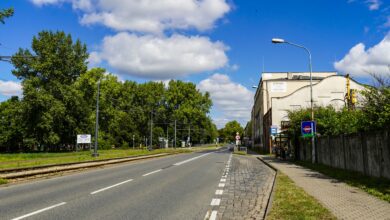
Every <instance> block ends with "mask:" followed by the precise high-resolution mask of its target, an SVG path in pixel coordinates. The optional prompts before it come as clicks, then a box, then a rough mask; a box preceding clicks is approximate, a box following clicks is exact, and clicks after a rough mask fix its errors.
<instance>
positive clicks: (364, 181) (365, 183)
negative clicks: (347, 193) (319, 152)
mask: <svg viewBox="0 0 390 220" xmlns="http://www.w3.org/2000/svg"><path fill="white" fill-rule="evenodd" d="M296 163H297V164H298V165H301V166H303V167H307V168H309V169H312V170H315V171H318V172H320V173H322V174H324V175H326V176H329V177H331V178H334V179H337V180H340V181H342V182H345V183H347V184H349V185H351V186H355V187H358V188H360V189H362V190H363V191H365V192H367V193H369V194H371V195H373V196H375V197H377V198H379V199H382V200H385V201H387V202H390V180H388V179H385V178H376V177H369V176H364V175H363V174H361V173H359V172H354V171H348V170H343V169H338V168H334V167H330V166H326V165H323V164H312V163H309V162H306V161H297V162H296Z"/></svg>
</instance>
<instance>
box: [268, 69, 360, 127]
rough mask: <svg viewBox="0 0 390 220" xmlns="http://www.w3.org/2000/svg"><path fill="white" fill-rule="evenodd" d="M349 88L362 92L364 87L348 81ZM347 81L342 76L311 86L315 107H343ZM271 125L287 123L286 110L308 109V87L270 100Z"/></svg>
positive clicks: (326, 79)
mask: <svg viewBox="0 0 390 220" xmlns="http://www.w3.org/2000/svg"><path fill="white" fill-rule="evenodd" d="M350 88H351V89H356V90H360V91H361V90H363V89H364V86H363V85H361V84H358V83H356V82H355V81H353V80H350ZM346 93H347V79H346V78H345V77H344V76H330V77H327V78H325V79H323V80H322V81H320V82H319V83H317V84H315V85H313V100H314V105H315V106H328V105H333V106H334V107H335V108H336V109H342V108H343V107H344V106H345V102H344V100H345V95H346ZM271 102H272V124H273V125H277V126H278V127H279V128H280V125H281V121H287V120H288V117H287V114H288V110H297V109H300V108H310V86H305V87H302V88H300V89H298V90H297V91H295V92H294V93H292V94H290V95H287V96H284V97H275V98H272V100H271Z"/></svg>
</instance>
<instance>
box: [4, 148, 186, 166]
mask: <svg viewBox="0 0 390 220" xmlns="http://www.w3.org/2000/svg"><path fill="white" fill-rule="evenodd" d="M188 152H191V150H188V149H180V148H177V149H156V150H152V151H149V150H138V149H136V150H133V149H112V150H99V151H98V153H99V157H97V158H95V157H92V156H91V152H90V151H82V152H65V153H17V154H0V169H11V168H24V167H32V166H41V165H49V164H64V163H73V162H84V161H98V160H104V159H111V158H120V157H129V156H144V155H153V154H159V153H188Z"/></svg>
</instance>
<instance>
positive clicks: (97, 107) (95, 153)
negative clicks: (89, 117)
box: [92, 79, 100, 157]
mask: <svg viewBox="0 0 390 220" xmlns="http://www.w3.org/2000/svg"><path fill="white" fill-rule="evenodd" d="M99 93H100V79H99V81H98V83H97V94H96V122H95V148H94V151H93V153H92V156H93V157H97V156H99V154H98V152H97V148H98V139H99V95H100V94H99Z"/></svg>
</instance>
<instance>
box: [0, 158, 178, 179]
mask: <svg viewBox="0 0 390 220" xmlns="http://www.w3.org/2000/svg"><path fill="white" fill-rule="evenodd" d="M168 155H172V153H162V154H154V155H146V156H132V157H125V158H123V157H122V158H112V159H104V160H98V161H84V162H80V163H77V162H74V163H66V164H58V165H44V166H39V167H29V168H17V169H10V170H7V171H4V170H2V173H5V172H8V173H5V174H3V175H0V178H3V179H15V178H23V177H29V176H36V175H41V174H48V173H56V172H61V171H69V170H77V169H85V168H92V167H99V166H104V165H109V164H117V163H124V162H129V161H136V160H142V159H150V158H158V157H163V156H168Z"/></svg>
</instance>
